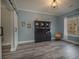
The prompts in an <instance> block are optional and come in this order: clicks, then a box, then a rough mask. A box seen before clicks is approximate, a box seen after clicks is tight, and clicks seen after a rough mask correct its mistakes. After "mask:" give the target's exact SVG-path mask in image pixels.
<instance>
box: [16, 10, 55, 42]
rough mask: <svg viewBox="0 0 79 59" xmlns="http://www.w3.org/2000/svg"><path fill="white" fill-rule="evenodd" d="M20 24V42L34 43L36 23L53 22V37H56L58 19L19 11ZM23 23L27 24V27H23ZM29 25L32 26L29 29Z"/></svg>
mask: <svg viewBox="0 0 79 59" xmlns="http://www.w3.org/2000/svg"><path fill="white" fill-rule="evenodd" d="M17 13H18V19H19V20H18V23H19V41H34V21H35V20H41V21H44V20H45V21H51V34H52V35H51V36H52V38H53V37H54V33H55V28H56V27H55V26H56V18H55V17H53V16H51V15H46V14H40V13H34V12H28V11H23V10H18V11H17ZM22 22H25V26H24V27H22ZM27 24H31V28H27Z"/></svg>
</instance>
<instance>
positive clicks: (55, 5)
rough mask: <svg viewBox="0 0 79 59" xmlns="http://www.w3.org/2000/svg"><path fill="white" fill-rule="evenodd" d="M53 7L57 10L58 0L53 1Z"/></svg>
mask: <svg viewBox="0 0 79 59" xmlns="http://www.w3.org/2000/svg"><path fill="white" fill-rule="evenodd" d="M51 6H52V7H53V8H56V7H57V6H58V5H57V0H53V1H52V4H51Z"/></svg>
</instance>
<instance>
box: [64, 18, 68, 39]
mask: <svg viewBox="0 0 79 59" xmlns="http://www.w3.org/2000/svg"><path fill="white" fill-rule="evenodd" d="M67 39H68V32H67V17H65V18H64V40H67Z"/></svg>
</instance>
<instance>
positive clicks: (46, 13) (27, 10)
mask: <svg viewBox="0 0 79 59" xmlns="http://www.w3.org/2000/svg"><path fill="white" fill-rule="evenodd" d="M17 10H21V11H26V12H32V13H39V14H45V15H51V16H54V15H53V14H51V13H48V12H40V11H34V10H29V9H22V8H19V9H17Z"/></svg>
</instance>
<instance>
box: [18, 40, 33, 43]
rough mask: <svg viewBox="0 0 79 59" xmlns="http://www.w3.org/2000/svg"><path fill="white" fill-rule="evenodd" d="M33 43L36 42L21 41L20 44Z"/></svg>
mask: <svg viewBox="0 0 79 59" xmlns="http://www.w3.org/2000/svg"><path fill="white" fill-rule="evenodd" d="M31 42H34V40H29V41H19V42H18V44H24V43H31Z"/></svg>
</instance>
